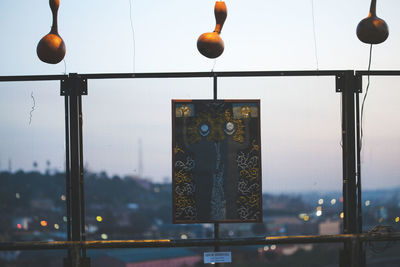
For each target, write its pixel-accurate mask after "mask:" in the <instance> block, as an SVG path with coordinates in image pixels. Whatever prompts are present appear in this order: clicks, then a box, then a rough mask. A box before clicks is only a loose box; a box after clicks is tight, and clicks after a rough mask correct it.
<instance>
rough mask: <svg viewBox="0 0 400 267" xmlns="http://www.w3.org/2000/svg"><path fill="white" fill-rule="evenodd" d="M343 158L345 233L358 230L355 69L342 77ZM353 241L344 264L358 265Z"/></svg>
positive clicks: (346, 253) (344, 254)
mask: <svg viewBox="0 0 400 267" xmlns="http://www.w3.org/2000/svg"><path fill="white" fill-rule="evenodd" d="M342 79H344V81H343V88H342V140H343V146H342V159H343V213H344V222H343V231H344V233H345V234H354V233H356V232H357V219H356V218H357V198H356V192H357V188H356V144H355V140H356V133H355V131H356V127H355V106H354V93H355V76H354V74H353V71H346V72H344V76H343V77H342ZM353 250H354V246H353V245H352V243H351V242H345V244H344V251H342V253H341V257H342V259H341V267H342V266H346V267H347V266H357V263H356V262H353V261H354V259H356V258H357V257H353V253H356V252H355V251H353Z"/></svg>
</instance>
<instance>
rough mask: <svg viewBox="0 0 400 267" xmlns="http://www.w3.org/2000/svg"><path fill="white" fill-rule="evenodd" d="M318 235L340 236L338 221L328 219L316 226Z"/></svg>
mask: <svg viewBox="0 0 400 267" xmlns="http://www.w3.org/2000/svg"><path fill="white" fill-rule="evenodd" d="M318 228H319V234H320V235H338V234H340V221H332V220H331V219H328V220H326V221H324V222H321V223H320V224H319V225H318Z"/></svg>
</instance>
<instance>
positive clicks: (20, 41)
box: [0, 0, 400, 193]
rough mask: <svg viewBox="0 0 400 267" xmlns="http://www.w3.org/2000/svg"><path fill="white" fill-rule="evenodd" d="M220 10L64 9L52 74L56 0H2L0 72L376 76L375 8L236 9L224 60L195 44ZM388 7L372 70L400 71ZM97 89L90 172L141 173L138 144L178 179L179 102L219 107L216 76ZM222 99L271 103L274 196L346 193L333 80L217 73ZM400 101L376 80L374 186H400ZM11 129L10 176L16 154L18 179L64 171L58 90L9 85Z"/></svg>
mask: <svg viewBox="0 0 400 267" xmlns="http://www.w3.org/2000/svg"><path fill="white" fill-rule="evenodd" d="M214 2H215V1H210V0H207V1H204V0H203V1H199V0H197V1H182V0H168V1H160V0H158V1H152V0H147V1H138V0H132V1H131V2H129V0H124V1H104V0H97V1H94V0H86V1H77V0H69V1H65V0H61V1H60V9H59V16H58V24H59V33H60V35H61V37H62V38H63V39H64V41H65V43H66V47H67V54H66V57H65V64H64V62H61V63H59V64H56V65H49V64H45V63H43V62H41V61H40V60H39V59H38V57H37V56H36V46H37V43H38V41H39V40H40V39H41V38H42V37H43V36H44V35H45V34H47V33H48V32H49V30H50V27H51V12H50V8H49V6H48V1H47V0H41V1H28V0H21V1H14V0H2V1H1V2H0V36H1V42H0V76H6V75H47V74H63V73H73V72H76V73H120V72H124V73H128V72H129V73H131V72H191V71H196V72H197V71H204V72H208V71H211V70H212V69H213V68H214V71H254V70H265V71H268V70H316V69H317V66H318V69H319V70H348V69H353V70H365V69H367V66H368V55H369V46H368V45H366V44H364V43H361V42H360V41H359V40H358V39H357V37H356V34H355V30H356V26H357V24H358V22H359V21H360V20H361V19H363V18H364V17H366V16H367V15H368V12H369V5H370V1H367V0H352V1H348V0H335V1H333V0H314V1H312V0H296V1H295V0H284V1H265V0H253V1H233V0H232V1H225V2H226V5H227V8H228V17H227V20H226V22H225V25H224V27H223V29H222V34H221V37H222V39H223V40H224V42H225V51H224V53H223V54H222V55H221V56H220V57H219V58H218V59H217V60H216V61H214V60H210V59H207V58H205V57H203V56H202V55H201V54H200V53H199V52H198V51H197V48H196V41H197V38H198V37H199V36H200V34H202V33H204V32H208V31H212V30H213V29H214V26H215V19H214V12H213V7H214ZM377 2H378V3H377V15H378V16H379V17H381V18H383V19H384V20H385V21H386V22H387V24H388V25H389V31H390V35H389V38H388V39H387V41H386V42H385V43H383V44H380V45H375V46H374V47H373V57H372V66H371V69H373V70H399V69H400V49H399V48H400V19H399V17H398V12H399V10H400V2H399V1H398V0H384V1H377ZM312 3H313V4H314V20H315V37H316V39H315V42H314V34H313V17H312ZM130 6H131V7H132V8H131V12H130ZM130 13H131V17H132V24H133V29H134V38H133V35H132V29H131V20H130ZM315 43H316V45H317V46H316V47H315V45H314V44H315ZM133 44H134V45H133ZM316 55H317V56H316ZM88 85H89V95H88V96H83V118H84V125H83V127H84V128H83V133H84V137H83V138H84V140H83V141H84V161H85V163H86V166H87V168H88V169H89V170H91V171H95V172H99V171H103V170H104V171H106V172H107V173H108V174H109V175H115V174H117V175H122V176H124V175H137V174H138V172H139V170H138V167H139V159H138V158H139V152H138V151H139V142H140V141H139V140H141V143H142V150H143V152H142V158H143V174H144V176H145V177H148V179H150V180H152V181H157V182H163V181H170V179H171V153H172V152H171V131H172V129H171V99H210V98H212V96H213V95H212V94H213V90H212V89H213V87H212V79H210V78H191V79H129V80H89V83H88ZM365 85H366V79H364V88H365ZM32 96H33V98H32ZM362 96H363V95H362ZM362 96H361V97H362ZM218 98H220V99H246V98H247V99H261V138H262V140H261V142H262V174H263V181H262V182H263V190H264V191H266V192H275V193H279V192H287V191H292V192H298V191H306V190H307V191H312V190H338V191H339V190H341V187H342V182H341V181H342V158H341V157H342V149H341V146H340V142H341V141H340V137H341V132H340V131H341V130H340V123H341V122H340V116H341V115H340V105H341V103H340V94H338V93H336V92H335V79H334V77H286V78H285V77H274V78H271V77H269V78H265V77H257V78H219V79H218ZM33 99H34V100H35V110H34V111H33V112H32V118H31V123H30V124H29V120H30V111H31V109H32V106H33ZM399 100H400V77H371V85H370V91H369V93H368V98H367V100H366V104H365V105H366V106H365V117H364V142H363V151H362V163H363V169H362V173H363V188H364V189H374V188H385V187H394V186H400V167H399V164H398V162H399V160H400V116H399V114H400V105H399V104H398V101H399ZM0 125H1V126H0V170H6V169H7V168H8V165H9V159H11V162H12V169H13V170H14V171H15V170H18V169H23V170H32V169H33V168H34V167H33V165H32V163H33V162H34V161H37V162H38V169H39V170H44V169H45V168H46V161H47V160H49V161H50V162H51V165H50V167H51V168H57V169H58V170H60V171H61V170H63V168H64V167H63V166H64V157H65V149H64V140H65V136H64V99H63V98H62V97H61V96H60V95H59V82H55V81H50V82H49V81H46V82H18V83H16V82H15V83H8V82H7V83H0Z"/></svg>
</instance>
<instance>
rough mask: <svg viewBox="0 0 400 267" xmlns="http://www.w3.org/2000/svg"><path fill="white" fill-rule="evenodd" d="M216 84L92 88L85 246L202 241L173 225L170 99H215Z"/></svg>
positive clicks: (131, 83) (95, 84)
mask: <svg viewBox="0 0 400 267" xmlns="http://www.w3.org/2000/svg"><path fill="white" fill-rule="evenodd" d="M212 93H213V87H212V79H207V78H206V79H136V80H99V81H96V80H94V81H89V96H88V97H83V118H84V129H83V133H84V140H83V141H84V161H85V169H86V172H87V174H86V177H85V190H86V192H85V194H86V205H87V206H86V223H87V227H88V239H89V240H90V239H135V238H136V239H141V238H163V239H164V238H182V239H184V238H199V237H204V236H205V235H206V233H207V231H208V228H206V227H203V226H202V225H187V226H184V225H172V217H171V213H172V208H171V200H172V196H171V160H170V159H171V155H172V150H171V140H172V136H171V125H172V122H171V100H172V99H210V98H212Z"/></svg>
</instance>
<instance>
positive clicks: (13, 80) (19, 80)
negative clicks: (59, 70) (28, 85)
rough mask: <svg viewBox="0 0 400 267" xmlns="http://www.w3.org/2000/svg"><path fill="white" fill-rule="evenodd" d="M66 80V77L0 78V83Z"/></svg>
mask: <svg viewBox="0 0 400 267" xmlns="http://www.w3.org/2000/svg"><path fill="white" fill-rule="evenodd" d="M66 78H68V75H26V76H0V82H30V81H57V80H58V81H60V80H64V79H66Z"/></svg>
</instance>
